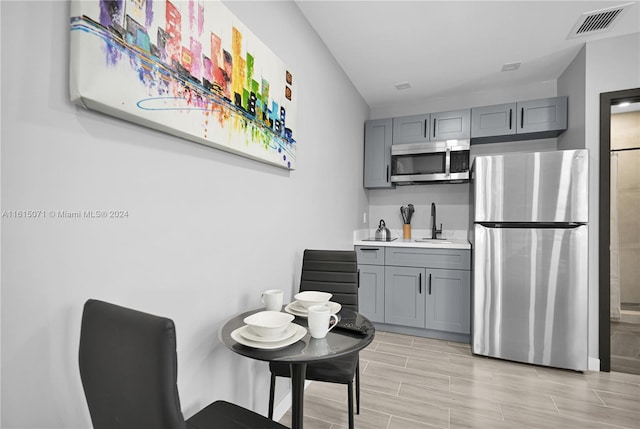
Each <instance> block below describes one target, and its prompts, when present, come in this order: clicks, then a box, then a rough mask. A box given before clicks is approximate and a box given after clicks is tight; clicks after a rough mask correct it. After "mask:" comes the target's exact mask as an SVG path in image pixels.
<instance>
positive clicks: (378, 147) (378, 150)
mask: <svg viewBox="0 0 640 429" xmlns="http://www.w3.org/2000/svg"><path fill="white" fill-rule="evenodd" d="M392 128H393V120H392V119H391V118H389V119H376V120H371V121H367V122H365V126H364V187H365V188H391V187H393V184H392V183H391V178H390V174H391V141H392Z"/></svg>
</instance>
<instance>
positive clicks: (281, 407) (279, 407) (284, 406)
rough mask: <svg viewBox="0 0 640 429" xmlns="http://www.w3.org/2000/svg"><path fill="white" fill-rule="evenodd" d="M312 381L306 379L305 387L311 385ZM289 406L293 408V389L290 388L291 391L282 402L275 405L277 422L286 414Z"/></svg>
mask: <svg viewBox="0 0 640 429" xmlns="http://www.w3.org/2000/svg"><path fill="white" fill-rule="evenodd" d="M310 383H311V381H309V380H307V381H305V382H304V388H305V389H306V388H307V387H309V384H310ZM289 408H291V389H289V393H287V394H286V395H285V397H284V398H282V400H281V401H280V402H278V403H277V404H275V405H274V406H273V420H275V421H276V422H278V421H280V419H281V418H282V416H284V415H285V414H286V412H287V411H289Z"/></svg>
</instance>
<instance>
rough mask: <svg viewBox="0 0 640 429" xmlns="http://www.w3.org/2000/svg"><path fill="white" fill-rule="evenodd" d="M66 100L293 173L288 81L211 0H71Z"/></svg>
mask: <svg viewBox="0 0 640 429" xmlns="http://www.w3.org/2000/svg"><path fill="white" fill-rule="evenodd" d="M70 26H71V27H70V28H71V38H70V40H71V47H70V48H71V49H70V77H69V79H70V92H71V100H72V101H73V102H75V103H77V104H81V105H82V106H85V107H87V108H89V109H92V110H97V111H100V112H102V113H106V114H109V115H112V116H116V117H119V118H122V119H125V120H128V121H131V122H135V123H137V124H140V125H144V126H147V127H151V128H155V129H158V130H161V131H164V132H167V133H170V134H173V135H176V136H179V137H182V138H185V139H188V140H191V141H194V142H197V143H201V144H204V145H207V146H211V147H215V148H218V149H222V150H226V151H229V152H233V153H236V154H239V155H242V156H246V157H249V158H253V159H256V160H259V161H262V162H266V163H269V164H272V165H276V166H279V167H282V168H286V169H289V170H292V169H294V168H295V161H296V140H295V129H296V128H295V124H296V114H297V102H296V94H297V91H296V90H295V77H294V76H295V75H294V73H292V71H291V70H290V69H289V68H287V67H286V66H285V65H284V64H283V63H282V61H281V60H280V59H279V58H278V57H277V56H276V55H275V54H274V53H273V52H272V51H271V50H270V49H269V48H268V47H267V46H265V45H264V44H263V43H262V42H261V41H260V40H259V39H258V38H257V37H256V36H255V35H254V34H253V33H251V31H250V30H249V29H247V28H246V27H245V26H244V25H243V24H242V23H241V22H240V21H239V20H238V19H237V18H236V17H235V16H234V15H233V14H232V13H231V11H229V10H228V9H227V8H226V6H224V5H223V4H222V3H221V2H219V1H212V0H186V1H178V0H175V1H174V0H171V1H169V0H77V1H76V0H73V1H72V2H71V20H70Z"/></svg>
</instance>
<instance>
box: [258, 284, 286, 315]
mask: <svg viewBox="0 0 640 429" xmlns="http://www.w3.org/2000/svg"><path fill="white" fill-rule="evenodd" d="M283 297H284V291H283V290H282V289H269V290H265V291H264V292H263V294H262V296H261V298H262V303H263V304H264V305H265V307H267V311H280V310H282V299H283Z"/></svg>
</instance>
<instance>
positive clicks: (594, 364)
mask: <svg viewBox="0 0 640 429" xmlns="http://www.w3.org/2000/svg"><path fill="white" fill-rule="evenodd" d="M587 367H588V368H589V371H600V359H598V358H594V357H589V361H588V362H587Z"/></svg>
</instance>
